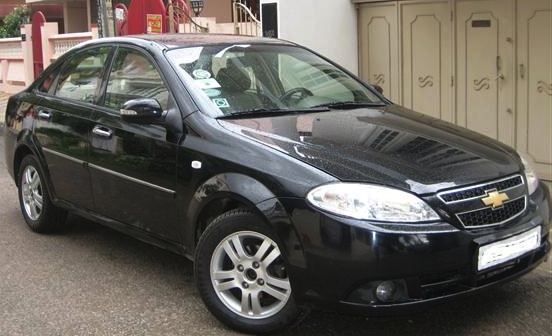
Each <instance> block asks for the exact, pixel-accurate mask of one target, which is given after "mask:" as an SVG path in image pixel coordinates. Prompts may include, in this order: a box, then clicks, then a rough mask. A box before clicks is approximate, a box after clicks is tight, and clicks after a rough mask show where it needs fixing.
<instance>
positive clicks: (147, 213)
mask: <svg viewBox="0 0 552 336" xmlns="http://www.w3.org/2000/svg"><path fill="white" fill-rule="evenodd" d="M136 98H154V99H157V100H158V101H159V103H160V104H161V106H162V107H163V108H164V109H165V110H166V109H167V108H168V107H167V106H168V105H169V93H168V90H167V87H166V86H165V85H164V83H163V80H162V78H161V76H160V73H159V72H158V71H157V69H156V68H155V67H154V65H153V61H152V60H150V59H149V58H148V57H147V56H146V54H144V53H142V52H140V51H137V50H134V49H126V48H119V50H118V51H117V54H116V56H115V60H114V64H113V66H112V69H111V72H110V74H109V79H108V82H107V89H106V94H105V97H104V99H103V102H102V104H100V105H103V107H99V108H98V111H97V112H96V113H95V114H94V117H93V125H92V130H91V136H90V158H89V161H90V162H89V168H90V177H91V181H92V191H93V194H94V201H95V204H96V208H95V210H96V211H97V212H99V213H100V214H102V215H103V216H106V217H108V218H110V219H114V220H116V221H117V222H119V223H123V224H126V225H128V226H131V227H134V228H135V229H139V230H142V231H145V232H155V234H156V235H160V236H162V237H163V238H165V239H169V240H177V239H178V238H179V237H178V236H177V234H176V233H177V232H178V227H177V225H178V224H177V219H176V217H177V208H176V192H175V185H176V155H177V144H176V143H175V142H174V141H169V140H168V139H167V132H166V130H165V129H164V128H163V127H161V126H157V125H138V124H132V123H128V122H125V121H123V120H121V118H120V115H119V112H120V109H121V107H122V105H123V104H124V103H125V102H126V101H128V100H131V99H136Z"/></svg>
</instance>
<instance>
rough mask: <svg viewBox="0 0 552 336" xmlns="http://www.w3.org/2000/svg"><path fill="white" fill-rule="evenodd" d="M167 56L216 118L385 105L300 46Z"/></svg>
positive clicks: (223, 48) (182, 51) (218, 48)
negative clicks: (321, 108)
mask: <svg viewBox="0 0 552 336" xmlns="http://www.w3.org/2000/svg"><path fill="white" fill-rule="evenodd" d="M167 56H168V58H169V60H170V61H171V62H172V63H173V65H174V66H175V68H176V69H178V71H179V72H180V73H181V75H182V76H183V77H184V79H185V81H186V82H187V83H190V85H191V86H193V87H194V90H193V91H195V93H193V94H194V96H196V97H197V98H199V99H200V100H201V101H202V102H204V103H206V104H209V105H211V107H212V108H210V109H209V110H212V111H213V113H210V114H212V115H213V116H215V117H223V116H229V115H247V114H249V113H251V114H254V113H259V112H262V113H270V112H283V111H284V112H285V111H295V112H297V111H309V109H313V110H317V111H319V110H320V107H324V106H326V107H329V108H330V107H331V108H334V107H335V108H337V107H344V106H359V105H383V104H384V102H383V101H382V100H381V99H380V98H379V97H378V96H377V95H376V94H375V93H373V92H372V91H370V90H369V89H368V88H366V87H365V86H364V85H363V84H362V83H360V82H359V81H358V80H356V79H355V78H353V77H351V76H349V75H348V74H347V73H345V72H344V71H342V70H341V69H339V68H337V67H336V66H334V65H333V64H331V63H328V62H327V61H325V60H324V59H322V58H320V57H318V56H317V55H315V54H313V53H311V52H309V51H308V50H305V49H303V48H299V47H294V46H284V45H271V44H246V45H243V44H235V45H208V46H201V47H191V48H178V49H173V50H170V51H168V52H167Z"/></svg>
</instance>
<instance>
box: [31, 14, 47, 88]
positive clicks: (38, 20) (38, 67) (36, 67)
mask: <svg viewBox="0 0 552 336" xmlns="http://www.w3.org/2000/svg"><path fill="white" fill-rule="evenodd" d="M44 23H46V18H45V17H44V14H42V12H41V11H36V12H34V14H33V16H32V28H31V29H32V34H33V35H32V36H33V37H32V40H33V41H32V42H33V74H34V78H37V77H38V75H40V73H41V72H42V70H44V60H43V58H42V31H41V29H40V28H41V27H42V26H44Z"/></svg>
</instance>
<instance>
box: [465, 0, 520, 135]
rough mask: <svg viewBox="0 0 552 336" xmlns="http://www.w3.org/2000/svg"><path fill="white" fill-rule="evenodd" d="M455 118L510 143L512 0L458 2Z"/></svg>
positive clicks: (512, 117) (512, 129) (512, 126)
mask: <svg viewBox="0 0 552 336" xmlns="http://www.w3.org/2000/svg"><path fill="white" fill-rule="evenodd" d="M456 8H457V12H456V31H457V41H456V42H457V43H456V52H457V55H456V57H457V73H458V86H457V116H458V118H457V121H458V124H459V125H462V126H465V127H468V128H470V129H472V130H474V131H477V132H480V133H483V134H485V135H487V136H490V137H492V138H495V139H498V140H500V141H502V142H504V143H506V144H508V145H515V115H514V113H515V111H514V87H515V80H514V76H513V74H514V70H513V69H514V64H513V59H514V45H513V42H514V41H513V36H514V35H513V34H514V32H513V2H512V0H482V1H476V0H471V1H463V0H462V1H457V5H456Z"/></svg>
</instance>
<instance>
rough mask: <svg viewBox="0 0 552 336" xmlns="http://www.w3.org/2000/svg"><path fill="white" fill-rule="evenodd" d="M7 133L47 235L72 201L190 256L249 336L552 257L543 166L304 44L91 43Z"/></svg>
mask: <svg viewBox="0 0 552 336" xmlns="http://www.w3.org/2000/svg"><path fill="white" fill-rule="evenodd" d="M5 125H6V130H5V132H4V134H5V139H4V140H5V143H6V145H5V148H6V151H5V152H6V162H7V168H8V171H9V173H10V174H11V176H12V177H13V178H14V180H15V183H16V185H17V187H18V190H19V192H18V193H19V200H20V204H21V209H22V213H23V216H24V218H25V221H26V222H27V224H28V226H29V227H30V228H31V229H32V230H33V231H36V232H41V233H46V232H51V231H54V230H59V229H61V228H63V226H64V220H65V216H66V214H67V213H68V212H72V213H76V214H78V215H80V216H83V217H86V218H89V219H92V220H94V221H97V222H100V223H102V224H104V225H107V226H109V227H112V228H114V229H116V230H120V231H123V232H125V233H128V234H130V235H132V236H134V237H136V238H138V239H141V240H144V241H147V242H149V243H152V244H155V245H157V246H161V247H164V248H167V249H169V250H171V251H174V252H176V253H179V254H181V255H183V256H185V257H188V258H190V259H192V260H193V261H194V263H195V264H194V265H195V277H196V282H197V287H198V290H199V293H200V295H201V297H202V298H203V300H204V302H205V304H206V306H207V307H208V308H209V310H210V311H211V312H212V313H213V314H214V315H215V316H216V317H217V318H219V319H220V320H221V321H222V322H224V323H226V324H227V325H229V326H231V327H233V328H235V329H238V330H241V331H245V332H251V333H263V332H272V331H275V330H278V329H281V328H284V327H285V326H287V325H290V324H291V323H293V322H294V321H295V320H296V318H297V317H298V316H299V315H300V312H301V311H302V309H303V308H304V307H309V306H310V305H315V306H316V305H317V306H319V307H323V308H331V309H341V310H349V311H353V312H366V313H370V312H375V311H378V312H379V311H384V312H385V311H387V310H389V311H391V310H395V309H400V308H407V307H417V306H418V305H420V304H424V303H430V302H434V301H439V300H442V299H446V298H450V297H453V296H457V295H462V294H467V293H472V292H475V291H477V290H480V289H484V288H487V287H489V286H492V285H495V284H499V283H503V282H505V281H508V280H512V279H514V278H516V277H518V276H520V275H522V274H525V273H527V272H529V271H531V270H532V269H534V268H535V267H537V266H538V265H539V264H540V263H541V262H542V261H543V260H544V259H545V258H546V257H547V254H548V252H549V249H550V243H549V230H550V201H549V192H548V189H547V188H546V187H545V185H544V184H542V183H541V182H539V180H538V179H537V177H536V176H535V174H534V172H533V170H532V169H531V165H530V161H528V160H527V159H524V158H523V157H522V156H520V155H518V154H517V153H516V152H515V151H514V150H512V149H511V148H509V147H507V146H505V145H503V144H500V143H498V142H497V141H494V140H492V139H490V138H487V137H485V136H483V135H479V134H476V133H473V132H470V131H468V130H466V129H463V128H460V127H457V126H454V125H451V124H448V123H445V122H443V121H440V120H436V119H433V118H430V117H428V116H426V115H423V114H419V113H416V112H413V111H410V110H407V109H405V108H402V107H400V106H397V105H394V104H393V103H391V102H390V101H388V100H387V99H385V98H384V97H383V96H382V95H380V94H379V93H378V92H377V91H376V90H374V88H372V87H371V86H369V85H367V84H365V83H363V82H361V81H360V80H358V79H357V78H355V77H354V76H353V75H351V74H350V73H348V72H347V71H346V70H344V69H343V68H340V67H339V66H337V65H335V64H333V63H332V62H331V61H329V60H327V59H325V58H324V57H322V56H320V55H317V54H316V53H313V52H312V51H309V50H307V49H305V48H303V47H301V46H298V45H295V44H293V43H289V42H286V41H281V40H275V39H260V38H253V37H240V36H230V35H229V36H223V35H193V34H188V35H149V36H137V37H126V38H111V39H99V40H95V41H91V42H87V43H85V44H82V45H80V46H78V47H76V48H74V49H72V50H71V51H69V52H67V53H66V54H64V55H63V56H62V57H61V58H59V59H58V60H57V61H56V62H55V63H53V64H52V65H51V66H49V67H48V68H47V69H46V70H45V71H44V72H43V73H42V75H41V76H40V77H39V78H38V79H37V80H36V81H35V82H34V83H33V84H32V85H31V86H30V87H29V88H28V89H26V90H24V91H23V92H21V93H19V94H17V95H14V96H13V97H11V98H10V100H9V102H8V106H7V111H6V120H5Z"/></svg>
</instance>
